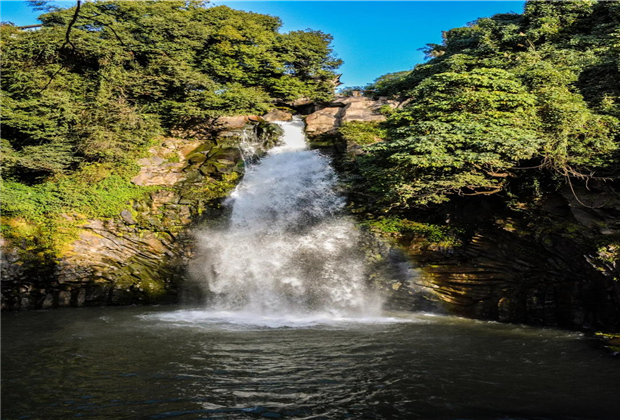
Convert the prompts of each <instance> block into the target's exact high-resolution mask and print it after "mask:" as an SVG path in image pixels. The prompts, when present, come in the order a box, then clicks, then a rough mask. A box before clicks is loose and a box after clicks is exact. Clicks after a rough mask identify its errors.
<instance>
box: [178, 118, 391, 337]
mask: <svg viewBox="0 0 620 420" xmlns="http://www.w3.org/2000/svg"><path fill="white" fill-rule="evenodd" d="M279 124H280V126H281V127H282V129H283V135H282V139H281V140H282V144H281V145H280V146H278V147H275V148H273V149H271V150H269V151H268V153H267V155H266V156H265V157H263V158H262V159H260V160H259V161H258V162H257V163H255V164H250V165H248V166H247V169H246V174H245V176H244V178H243V180H242V182H241V183H240V184H239V186H238V187H237V188H236V190H235V191H234V192H233V194H232V195H231V197H230V199H229V200H228V202H227V203H226V205H227V206H230V208H231V214H230V217H229V220H228V223H227V224H226V226H225V227H223V228H211V229H207V230H205V231H203V232H202V233H200V234H198V235H197V237H198V245H199V251H198V257H197V258H196V260H195V262H194V264H193V266H192V273H193V275H192V277H193V278H194V280H195V281H197V282H199V283H200V284H201V285H202V287H203V289H204V291H205V294H206V295H207V296H208V299H207V302H206V305H205V306H206V312H205V311H202V310H199V311H187V312H184V313H179V314H176V315H177V316H178V317H182V318H184V319H185V320H187V321H199V322H202V321H205V320H208V319H209V318H215V319H222V318H228V319H229V320H230V322H250V323H262V324H266V325H274V326H281V325H286V324H290V325H308V324H313V323H317V322H339V321H360V322H376V321H380V320H381V299H380V298H379V296H378V294H377V293H375V292H373V290H371V289H370V288H369V286H368V281H367V276H368V274H367V270H366V267H365V264H364V256H363V254H362V253H361V251H360V248H361V247H360V244H359V241H360V238H359V232H358V231H357V230H356V228H355V225H354V224H353V222H352V221H350V220H348V219H347V218H345V217H344V216H343V215H342V212H343V207H344V205H345V200H344V198H343V197H342V195H341V194H339V193H338V192H337V188H336V186H337V179H336V175H335V173H334V170H333V168H332V167H331V166H330V162H329V160H328V159H327V158H326V157H325V156H323V155H321V154H320V153H319V152H318V151H314V150H308V149H307V146H306V141H305V135H304V127H303V122H302V121H301V120H294V121H291V122H281V123H279ZM251 146H252V145H251V143H250V144H248V145H247V146H246V149H252V147H251ZM246 154H247V153H246ZM172 318H174V316H172ZM386 320H387V319H386Z"/></svg>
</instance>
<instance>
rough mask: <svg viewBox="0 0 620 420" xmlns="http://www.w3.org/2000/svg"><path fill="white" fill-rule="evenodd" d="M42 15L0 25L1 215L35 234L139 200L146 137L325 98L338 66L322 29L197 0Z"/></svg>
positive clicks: (84, 6) (97, 4)
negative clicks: (286, 28) (23, 23)
mask: <svg viewBox="0 0 620 420" xmlns="http://www.w3.org/2000/svg"><path fill="white" fill-rule="evenodd" d="M35 3H37V2H35ZM38 3H45V2H38ZM40 19H41V20H42V22H43V26H42V27H41V28H40V29H38V30H35V31H26V30H20V29H19V28H17V27H15V26H13V25H11V24H3V25H2V27H1V30H2V34H1V35H2V70H3V72H2V80H1V87H2V181H3V182H2V211H3V216H4V218H5V220H6V218H7V217H13V216H18V217H21V218H25V219H26V220H27V221H29V222H30V223H33V224H34V225H36V226H39V228H41V229H43V230H45V231H50V229H51V230H54V229H55V226H56V225H57V224H58V223H60V222H62V217H61V215H62V214H63V213H64V214H74V213H77V214H79V215H81V216H88V217H111V216H113V215H115V214H118V213H119V212H120V210H121V209H122V208H123V206H126V203H127V201H128V200H130V199H137V198H139V197H141V196H143V195H144V194H145V191H148V188H147V187H137V186H135V185H133V184H131V182H130V179H131V178H132V176H133V175H135V174H136V173H137V170H138V167H137V165H136V163H135V162H136V159H137V158H138V157H140V156H142V155H144V154H145V153H146V152H147V150H148V148H149V147H150V145H152V144H153V139H155V138H157V136H160V135H168V134H170V132H171V131H175V132H178V131H179V130H180V131H184V132H192V127H201V126H204V125H205V124H207V125H208V124H209V123H210V122H212V121H213V120H214V119H215V118H217V117H219V116H223V115H239V114H260V113H264V112H265V111H268V110H269V109H271V108H273V107H274V105H275V104H276V103H277V102H286V101H290V100H294V99H297V98H300V97H307V98H311V99H314V100H317V101H321V100H327V99H329V98H330V97H331V95H332V93H333V89H334V83H333V80H334V79H335V77H336V75H335V73H334V70H335V69H336V68H337V67H338V66H339V65H340V60H337V59H335V58H334V57H333V55H332V50H331V46H330V42H331V37H330V36H329V35H327V34H325V33H322V32H320V31H312V30H305V31H295V32H290V33H280V32H279V31H278V30H279V28H280V26H281V21H280V19H279V18H277V17H273V16H267V15H261V14H256V13H247V12H242V11H236V10H233V9H230V8H228V7H224V6H218V7H211V6H210V5H208V4H207V2H204V1H197V0H190V1H136V2H134V1H92V2H91V1H89V2H77V3H76V7H73V8H70V9H61V10H56V9H50V10H48V13H45V14H43V15H42V16H41V17H40ZM194 131H195V130H194ZM46 226H47V227H49V229H47V228H46ZM50 226H51V227H50ZM7 228H9V227H8V226H7V225H6V224H5V225H3V229H7ZM33 229H34V230H33V234H32V235H31V236H37V235H41V231H38V233H37V231H36V229H35V228H33ZM14 230H15V229H13V231H14ZM31 230H32V229H31ZM56 230H57V229H56ZM5 233H6V230H5Z"/></svg>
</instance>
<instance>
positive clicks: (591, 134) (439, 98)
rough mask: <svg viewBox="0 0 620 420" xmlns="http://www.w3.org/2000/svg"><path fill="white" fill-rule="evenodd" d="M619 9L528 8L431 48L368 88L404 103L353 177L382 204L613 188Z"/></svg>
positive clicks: (593, 5)
mask: <svg viewBox="0 0 620 420" xmlns="http://www.w3.org/2000/svg"><path fill="white" fill-rule="evenodd" d="M619 47H620V4H619V3H617V2H594V1H579V2H572V1H571V2H559V1H558V2H555V1H554V2H528V3H527V4H526V6H525V11H524V13H523V14H500V15H496V16H493V17H491V18H483V19H479V20H477V21H475V22H473V23H471V24H470V25H468V26H467V27H464V28H456V29H452V30H450V31H448V32H446V33H445V34H444V42H443V44H442V45H429V46H428V47H427V49H426V53H427V55H428V57H429V58H431V59H430V60H429V61H428V62H427V63H425V64H422V65H418V66H416V67H415V68H414V69H413V70H412V71H408V72H400V73H395V74H391V75H386V76H383V77H381V78H379V79H378V80H377V81H376V82H375V84H374V85H373V86H369V90H372V91H374V94H376V95H379V96H390V97H393V98H397V99H399V100H401V101H402V103H403V106H402V108H401V109H399V110H397V111H396V112H394V113H392V114H391V115H390V116H389V118H388V122H387V127H388V130H389V134H388V136H387V138H388V140H387V141H385V142H380V143H376V144H373V145H370V146H367V147H366V148H365V150H366V154H365V155H364V156H362V157H361V158H359V159H358V161H357V163H358V168H359V170H360V173H361V175H362V177H363V180H364V182H365V186H364V188H365V191H371V192H373V193H374V194H375V195H376V196H377V197H378V201H379V203H380V204H381V206H383V207H385V206H388V207H391V208H408V207H412V206H424V205H428V204H432V203H440V202H443V201H446V200H448V199H449V198H450V197H451V196H453V195H455V194H458V195H481V194H495V193H499V192H502V193H505V192H510V191H511V190H513V192H514V190H516V189H517V188H521V189H523V188H524V185H530V186H534V185H535V186H536V187H537V188H538V186H539V185H541V184H545V185H550V186H551V187H552V188H553V185H556V186H557V185H559V184H561V183H572V182H574V181H575V180H576V179H581V180H583V179H591V178H598V179H609V180H613V179H617V177H618V173H619V170H620V163H619V159H618V157H619V155H618V133H619V132H620V131H619V128H620V125H619V120H618V118H620V54H619V52H620V50H619Z"/></svg>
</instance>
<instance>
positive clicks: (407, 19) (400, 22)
mask: <svg viewBox="0 0 620 420" xmlns="http://www.w3.org/2000/svg"><path fill="white" fill-rule="evenodd" d="M55 3H56V4H58V5H60V6H62V7H64V6H72V5H74V4H75V2H73V1H57V2H55ZM524 3H525V2H523V1H217V0H214V1H212V4H215V5H226V6H229V7H231V8H233V9H239V10H246V11H253V12H256V13H264V14H269V15H273V16H279V17H280V18H281V19H282V21H283V26H282V29H281V31H282V32H288V31H292V30H299V29H307V28H311V29H317V30H321V31H323V32H327V33H329V34H331V35H332V36H333V37H334V42H333V47H334V51H335V52H336V55H337V56H338V57H339V58H341V59H342V60H344V62H345V63H344V65H343V66H342V67H341V68H340V69H339V72H340V73H342V74H343V75H342V78H341V82H343V84H344V86H359V85H365V84H367V83H370V82H372V81H373V80H374V79H376V78H377V77H379V76H381V75H383V74H386V73H391V72H395V71H401V70H409V69H411V68H412V67H413V66H414V65H415V64H417V63H422V62H423V61H424V54H423V53H422V52H421V51H419V49H420V48H422V47H424V46H425V45H426V44H428V43H436V44H438V43H441V31H445V30H448V29H451V28H455V27H459V26H464V25H466V24H467V23H468V22H471V21H473V20H475V19H476V18H479V17H489V16H492V15H494V14H496V13H506V12H517V13H521V12H522V11H523V5H524ZM38 13H40V12H33V11H32V10H31V9H30V8H29V7H28V6H27V5H26V4H25V2H23V1H6V0H2V1H1V2H0V16H1V20H2V21H11V22H13V23H15V24H17V25H29V24H35V23H38V21H37V14H38Z"/></svg>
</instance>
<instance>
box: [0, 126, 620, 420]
mask: <svg viewBox="0 0 620 420" xmlns="http://www.w3.org/2000/svg"><path fill="white" fill-rule="evenodd" d="M301 127H302V126H301V123H300V122H292V123H286V124H283V129H284V131H285V138H286V140H287V141H286V142H285V143H284V144H283V145H282V146H280V147H278V148H276V149H274V150H272V151H271V152H270V153H269V154H268V155H267V156H265V157H264V158H262V159H261V160H260V161H259V162H258V163H257V164H255V165H252V166H251V167H250V168H249V169H248V170H247V173H246V175H245V177H244V180H243V182H242V183H241V184H240V185H239V187H238V188H237V190H236V191H235V192H234V194H233V196H232V197H231V199H230V203H229V205H230V206H231V207H230V213H231V214H230V218H229V219H228V221H227V223H226V226H224V227H221V228H215V227H213V228H209V229H205V230H204V231H203V232H202V233H200V235H199V238H198V240H199V241H200V244H201V250H200V252H199V255H198V257H197V258H196V261H195V264H194V266H193V270H194V280H195V281H198V284H199V285H201V287H204V290H205V292H206V294H207V295H208V296H209V299H208V300H207V302H206V304H205V306H202V307H198V308H196V307H192V308H191V309H188V308H184V307H172V306H159V307H107V308H106V307H104V308H73V309H64V310H41V311H26V312H15V313H4V314H3V315H2V331H1V333H2V377H1V381H2V406H1V410H2V419H7V420H11V419H63V420H64V419H70V418H82V417H83V418H88V419H92V420H104V419H106V420H107V419H119V420H120V419H127V420H129V419H132V420H133V419H173V420H178V419H182V420H189V419H316V420H318V419H322V420H325V419H330V420H331V419H363V420H377V419H379V420H392V419H397V420H433V419H437V420H456V419H470V420H485V419H489V420H490V419H495V420H512V419H514V420H522V419H541V420H545V419H547V420H548V419H553V420H559V419H562V420H579V419H581V420H585V419H590V420H591V419H609V420H611V419H616V418H618V413H620V399H619V398H618V395H620V384H619V382H618V378H620V364H619V363H618V361H617V360H615V359H614V358H612V357H610V356H607V355H605V354H604V353H602V352H600V351H598V350H597V349H595V348H594V347H593V346H591V345H590V343H589V342H588V340H587V338H586V337H584V336H583V335H582V334H580V333H575V332H567V331H559V330H553V329H543V328H533V327H526V326H518V325H508V324H499V323H494V322H482V321H475V320H467V319H461V318H457V317H450V316H438V315H432V314H425V313H405V312H388V313H382V312H381V301H380V299H378V298H377V296H376V294H375V293H374V292H373V290H372V289H370V288H369V287H368V286H367V284H366V283H367V279H366V275H367V273H366V269H365V267H364V264H363V258H362V255H360V253H359V252H358V250H357V241H358V240H359V238H358V233H357V231H356V229H355V227H354V225H353V224H352V223H351V222H350V221H348V220H347V219H346V217H343V216H342V214H341V213H342V207H343V205H344V202H343V199H342V197H341V196H340V195H339V194H338V193H337V192H336V189H335V188H334V187H335V185H336V179H335V176H334V173H333V170H332V169H331V168H330V166H329V164H328V160H327V159H325V158H324V157H322V156H321V155H320V154H318V153H317V152H314V151H310V150H306V148H305V143H304V137H303V134H302V131H301Z"/></svg>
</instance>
